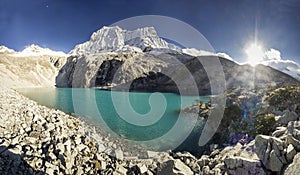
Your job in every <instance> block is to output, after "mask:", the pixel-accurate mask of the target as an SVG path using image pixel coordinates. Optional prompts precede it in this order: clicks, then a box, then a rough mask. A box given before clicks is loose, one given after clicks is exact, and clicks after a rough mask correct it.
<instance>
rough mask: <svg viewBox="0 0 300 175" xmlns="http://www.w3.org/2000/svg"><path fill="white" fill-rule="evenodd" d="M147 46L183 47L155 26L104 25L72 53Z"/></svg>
mask: <svg viewBox="0 0 300 175" xmlns="http://www.w3.org/2000/svg"><path fill="white" fill-rule="evenodd" d="M147 47H151V48H167V49H172V50H178V51H180V50H181V49H180V48H179V47H177V46H175V45H173V44H170V43H168V42H167V41H165V40H163V39H162V38H160V37H159V36H158V35H157V32H156V30H155V29H154V27H144V28H138V29H136V30H133V31H129V30H124V29H121V28H120V27H118V26H114V27H103V28H101V29H100V30H98V31H96V32H94V33H93V34H92V36H91V37H90V40H89V41H87V42H85V43H82V44H79V45H76V46H75V48H74V49H73V50H71V51H70V53H69V54H71V55H80V54H96V53H104V52H142V51H144V50H145V49H146V48H147Z"/></svg>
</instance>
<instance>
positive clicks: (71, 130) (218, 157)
mask: <svg viewBox="0 0 300 175" xmlns="http://www.w3.org/2000/svg"><path fill="white" fill-rule="evenodd" d="M0 100H1V101H0V120H1V123H0V135H1V138H0V174H124V175H125V174H128V173H131V174H150V175H151V174H217V175H221V174H224V173H225V174H236V173H242V174H251V173H253V172H255V173H256V174H267V171H272V172H280V171H285V172H293V171H294V169H293V167H297V161H298V159H300V153H299V150H300V141H298V140H297V136H296V135H294V133H297V132H299V130H298V129H299V127H298V126H299V125H300V122H299V121H298V119H297V120H292V121H289V122H288V125H286V124H284V125H282V127H279V129H280V130H276V131H275V132H274V133H273V134H272V136H264V135H259V136H257V137H256V138H255V140H253V141H251V142H250V143H247V144H241V143H239V142H238V143H237V144H236V145H233V146H227V147H225V148H223V149H218V148H217V147H215V146H214V145H212V147H211V150H210V151H209V155H202V156H201V157H200V158H196V157H195V156H193V155H192V154H190V153H188V152H184V153H180V152H177V153H175V152H171V151H167V152H152V151H147V156H144V157H135V156H133V157H130V156H126V153H125V151H124V150H123V149H124V148H123V147H118V146H119V145H121V143H118V142H117V143H116V141H115V140H114V141H112V140H109V137H106V136H103V135H101V134H97V132H94V131H93V130H94V129H93V127H90V126H89V125H87V124H86V123H85V122H84V121H83V120H81V119H80V118H77V117H74V116H71V115H68V114H66V113H64V112H62V111H59V110H56V109H50V108H47V107H45V106H41V105H39V104H37V103H36V102H34V101H32V100H30V99H29V98H27V97H24V96H23V95H21V94H19V93H18V92H16V91H15V90H12V89H2V90H0ZM290 125H293V127H292V128H289V127H290ZM286 137H287V138H289V139H288V140H285V138H286ZM266 144H273V146H274V145H275V146H274V147H273V148H272V152H274V153H275V154H270V155H269V154H268V155H266V154H265V153H266V151H265V150H264V148H265V147H266ZM287 146H288V148H287ZM254 147H255V149H256V150H255V151H253V148H254ZM277 147H278V148H279V149H275V148H277ZM111 148H112V149H111ZM249 150H250V151H249ZM251 150H252V151H251ZM133 151H135V150H133ZM297 152H298V153H297ZM279 155H280V156H279ZM262 156H269V158H270V159H274V160H280V161H281V160H285V161H286V162H276V161H275V162H274V161H273V162H272V161H270V162H268V161H267V162H265V160H264V159H263V158H264V157H262ZM294 157H295V158H294ZM293 158H294V161H293ZM266 163H267V164H266ZM266 165H267V168H268V170H266V169H265V168H266V167H265V166H266ZM287 174H288V173H287Z"/></svg>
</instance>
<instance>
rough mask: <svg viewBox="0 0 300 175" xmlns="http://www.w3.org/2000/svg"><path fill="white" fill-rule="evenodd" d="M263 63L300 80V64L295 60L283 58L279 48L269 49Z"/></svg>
mask: <svg viewBox="0 0 300 175" xmlns="http://www.w3.org/2000/svg"><path fill="white" fill-rule="evenodd" d="M261 63H262V64H264V65H267V66H270V67H273V68H274V69H277V70H280V71H282V72H284V73H286V74H289V75H291V76H293V77H294V78H296V79H298V80H300V65H299V64H298V63H296V62H295V61H292V60H285V59H282V58H281V53H280V51H279V50H276V49H272V48H271V49H270V50H267V51H266V52H265V56H264V57H263V61H262V62H261Z"/></svg>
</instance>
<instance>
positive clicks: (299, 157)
mask: <svg viewBox="0 0 300 175" xmlns="http://www.w3.org/2000/svg"><path fill="white" fill-rule="evenodd" d="M299 167H300V153H298V154H296V155H295V157H294V159H293V162H292V163H291V164H290V165H289V166H288V167H287V168H286V169H285V170H284V174H285V175H296V174H300V168H299Z"/></svg>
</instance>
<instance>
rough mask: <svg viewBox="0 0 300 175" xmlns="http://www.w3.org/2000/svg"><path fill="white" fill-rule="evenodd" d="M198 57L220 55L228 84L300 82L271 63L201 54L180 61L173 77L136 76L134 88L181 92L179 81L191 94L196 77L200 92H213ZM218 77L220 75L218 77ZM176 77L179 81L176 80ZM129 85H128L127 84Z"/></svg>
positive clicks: (269, 85) (291, 83)
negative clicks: (267, 64)
mask: <svg viewBox="0 0 300 175" xmlns="http://www.w3.org/2000/svg"><path fill="white" fill-rule="evenodd" d="M198 59H200V60H201V59H219V60H220V63H221V65H222V67H223V71H224V75H225V81H226V88H227V89H232V88H246V89H248V88H250V89H251V88H257V87H263V88H264V87H281V86H285V85H293V84H299V83H300V82H299V81H298V80H296V79H295V78H293V77H291V76H289V75H288V74H285V73H283V72H280V71H278V70H276V69H273V68H271V67H269V66H264V65H257V66H256V67H252V66H250V65H239V64H237V63H235V62H233V61H230V60H228V59H226V58H222V57H216V56H200V57H197V58H194V59H192V60H189V61H187V62H185V63H184V65H178V66H177V67H175V68H173V70H174V72H173V73H171V75H173V76H172V79H170V78H169V77H167V76H165V75H162V74H155V75H151V76H146V77H143V78H139V79H136V80H135V81H133V83H132V84H131V85H130V89H131V90H132V91H149V90H151V91H163V92H164V91H167V92H175V93H179V92H178V88H177V87H178V85H179V86H180V87H184V88H183V89H184V91H182V92H181V93H183V94H186V95H196V94H193V93H192V94H191V91H192V89H193V88H192V87H193V84H191V82H192V81H191V80H195V81H196V84H197V87H198V90H199V91H198V93H199V94H200V95H208V94H210V93H211V84H210V82H209V78H208V75H207V73H206V71H205V68H204V67H203V65H202V64H201V63H200V62H199V60H198ZM186 68H187V69H188V70H189V72H188V74H187V73H185V72H186V71H185V69H186ZM206 69H211V70H218V69H217V67H216V65H210V67H209V68H207V67H206ZM215 78H218V77H215ZM173 80H176V81H177V82H180V84H175V83H174V81H173ZM122 86H123V85H120V86H119V87H116V88H115V89H117V90H122V88H123V87H122ZM125 86H126V85H125Z"/></svg>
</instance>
